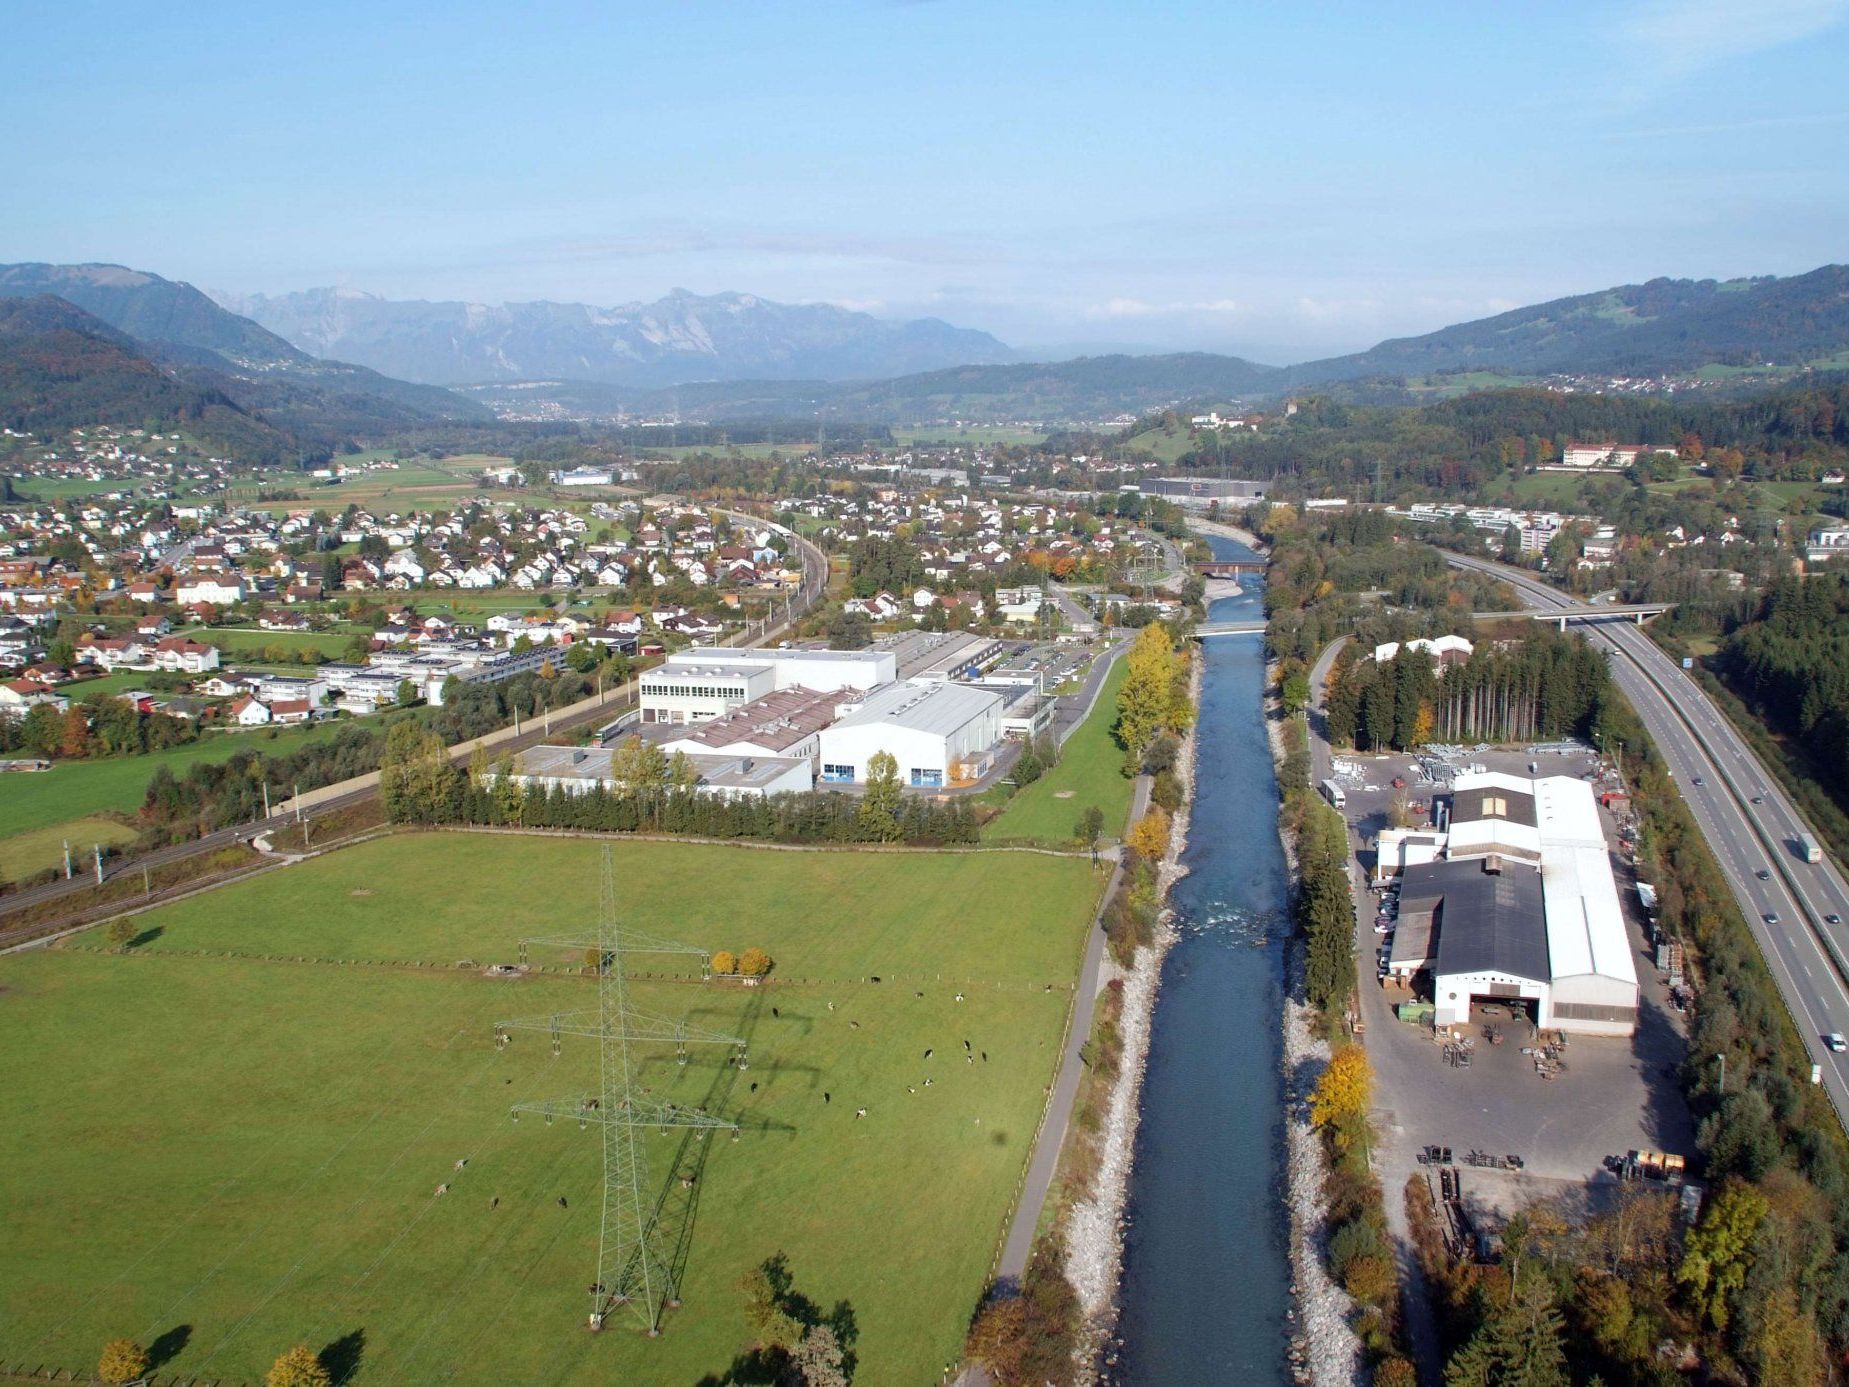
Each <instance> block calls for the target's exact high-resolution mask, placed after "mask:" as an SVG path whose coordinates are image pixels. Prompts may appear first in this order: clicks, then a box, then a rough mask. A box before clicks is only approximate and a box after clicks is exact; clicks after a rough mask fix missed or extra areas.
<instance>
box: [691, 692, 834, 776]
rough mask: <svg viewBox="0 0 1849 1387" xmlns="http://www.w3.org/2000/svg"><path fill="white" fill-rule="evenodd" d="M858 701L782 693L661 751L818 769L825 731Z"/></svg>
mask: <svg viewBox="0 0 1849 1387" xmlns="http://www.w3.org/2000/svg"><path fill="white" fill-rule="evenodd" d="M858 696H859V695H857V694H856V693H855V692H854V691H853V690H851V689H831V690H828V691H826V692H823V693H817V692H815V691H813V690H810V689H780V690H778V691H776V692H774V693H767V694H765V695H764V696H763V697H762V698H759V699H755V700H753V701H752V702H750V703H746V704H743V705H741V706H739V707H737V708H734V709H733V710H732V711H731V712H729V713H725V714H722V715H721V716H719V717H716V718H712V719H710V720H708V721H706V722H702V723H699V724H698V725H697V726H694V727H692V728H690V729H689V730H688V731H687V732H686V733H685V734H683V735H681V736H678V737H675V738H673V739H671V740H669V741H665V742H663V743H661V749H662V750H663V751H665V752H667V753H668V754H669V755H673V754H674V753H675V752H677V751H684V752H686V753H687V754H688V755H690V756H752V757H783V758H786V759H790V760H795V759H801V760H805V761H808V762H809V763H810V764H811V765H814V764H815V762H816V760H817V759H818V757H819V755H820V752H821V732H822V729H823V728H824V727H826V726H828V724H829V723H831V722H833V721H834V720H835V718H836V716H837V715H838V713H839V711H840V708H841V706H842V705H843V704H851V703H852V702H853V701H854V700H855V699H856V698H858Z"/></svg>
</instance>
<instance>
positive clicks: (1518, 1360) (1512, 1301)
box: [1445, 1272, 1571, 1387]
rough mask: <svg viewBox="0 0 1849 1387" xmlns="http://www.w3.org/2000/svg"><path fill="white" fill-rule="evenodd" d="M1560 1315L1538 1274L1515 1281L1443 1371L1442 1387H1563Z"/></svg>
mask: <svg viewBox="0 0 1849 1387" xmlns="http://www.w3.org/2000/svg"><path fill="white" fill-rule="evenodd" d="M1561 1330H1562V1324H1561V1319H1560V1312H1559V1311H1558V1310H1557V1309H1555V1308H1554V1298H1553V1291H1552V1288H1551V1286H1550V1284H1549V1282H1548V1280H1547V1278H1546V1277H1545V1276H1543V1275H1541V1274H1539V1273H1538V1272H1530V1273H1529V1274H1528V1275H1527V1276H1524V1277H1520V1278H1517V1280H1516V1282H1515V1284H1514V1286H1513V1287H1512V1288H1511V1289H1510V1293H1509V1299H1508V1302H1507V1303H1506V1304H1503V1305H1500V1306H1497V1307H1496V1308H1495V1309H1494V1310H1493V1311H1491V1313H1490V1315H1489V1317H1488V1318H1487V1319H1486V1320H1484V1322H1483V1325H1482V1327H1481V1328H1479V1329H1478V1330H1477V1332H1476V1333H1475V1334H1474V1335H1473V1336H1472V1337H1471V1339H1470V1341H1469V1342H1468V1343H1466V1344H1465V1345H1464V1347H1463V1348H1462V1349H1461V1350H1459V1351H1458V1353H1457V1354H1456V1355H1455V1356H1454V1357H1453V1358H1452V1359H1451V1362H1450V1363H1449V1364H1448V1365H1447V1366H1446V1368H1445V1387H1568V1383H1569V1382H1570V1380H1571V1379H1569V1378H1568V1376H1567V1371H1566V1351H1565V1350H1564V1349H1563V1348H1562V1347H1561V1342H1560V1340H1561Z"/></svg>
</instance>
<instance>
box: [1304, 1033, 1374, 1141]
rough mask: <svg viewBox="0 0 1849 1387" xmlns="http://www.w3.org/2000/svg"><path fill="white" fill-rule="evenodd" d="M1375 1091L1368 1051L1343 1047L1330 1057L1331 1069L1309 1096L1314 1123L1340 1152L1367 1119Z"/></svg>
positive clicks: (1328, 1069)
mask: <svg viewBox="0 0 1849 1387" xmlns="http://www.w3.org/2000/svg"><path fill="white" fill-rule="evenodd" d="M1373 1090H1374V1071H1373V1068H1372V1067H1371V1066H1370V1065H1369V1064H1368V1058H1367V1051H1366V1050H1363V1049H1362V1048H1361V1047H1360V1046H1359V1045H1344V1046H1343V1047H1342V1048H1341V1049H1339V1050H1337V1051H1336V1052H1335V1054H1334V1055H1332V1056H1330V1059H1329V1067H1328V1068H1327V1069H1325V1070H1323V1072H1322V1077H1321V1078H1319V1079H1317V1081H1316V1090H1315V1092H1314V1093H1312V1094H1311V1095H1310V1121H1311V1123H1313V1124H1314V1125H1315V1126H1317V1127H1320V1128H1325V1129H1328V1130H1329V1131H1330V1132H1331V1133H1332V1134H1333V1137H1334V1140H1335V1143H1336V1145H1337V1147H1338V1148H1345V1147H1347V1146H1348V1145H1349V1143H1350V1142H1351V1141H1352V1140H1353V1136H1354V1133H1355V1131H1356V1130H1357V1128H1358V1126H1359V1124H1360V1123H1362V1122H1364V1121H1366V1119H1367V1111H1368V1104H1369V1102H1370V1101H1372V1097H1373Z"/></svg>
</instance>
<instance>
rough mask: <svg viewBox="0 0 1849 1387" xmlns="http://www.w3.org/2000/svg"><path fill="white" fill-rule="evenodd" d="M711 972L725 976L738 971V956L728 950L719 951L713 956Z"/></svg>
mask: <svg viewBox="0 0 1849 1387" xmlns="http://www.w3.org/2000/svg"><path fill="white" fill-rule="evenodd" d="M712 967H713V971H714V972H715V973H718V974H720V975H721V976H726V975H729V974H732V973H736V972H737V971H738V956H737V955H736V954H734V953H733V952H732V951H731V950H730V949H721V950H719V952H718V953H716V954H714V955H713V963H712Z"/></svg>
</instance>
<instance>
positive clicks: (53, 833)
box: [0, 776, 135, 881]
mask: <svg viewBox="0 0 1849 1387" xmlns="http://www.w3.org/2000/svg"><path fill="white" fill-rule="evenodd" d="M24 778H25V777H23V776H8V777H7V779H6V782H5V783H6V784H7V785H9V786H10V785H13V784H16V783H17V782H19V781H21V780H23V779H24ZM134 840H135V830H134V829H132V828H128V827H126V826H124V825H122V824H119V823H117V822H116V821H115V820H114V819H73V820H72V821H71V822H69V823H62V824H52V825H51V826H50V827H49V828H37V829H33V830H32V831H30V832H28V833H15V834H14V835H13V836H12V837H10V838H0V881H17V880H19V878H21V877H24V876H30V875H31V874H32V873H34V872H42V871H44V870H45V869H46V868H47V867H56V866H58V865H59V864H60V863H62V862H63V861H64V845H65V843H67V842H68V843H69V844H70V845H71V853H72V855H73V856H74V858H75V859H76V865H77V868H78V870H79V871H87V870H89V866H90V850H91V848H92V847H94V846H95V845H96V844H98V843H101V844H104V845H105V846H113V845H115V844H118V843H132V842H134Z"/></svg>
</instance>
